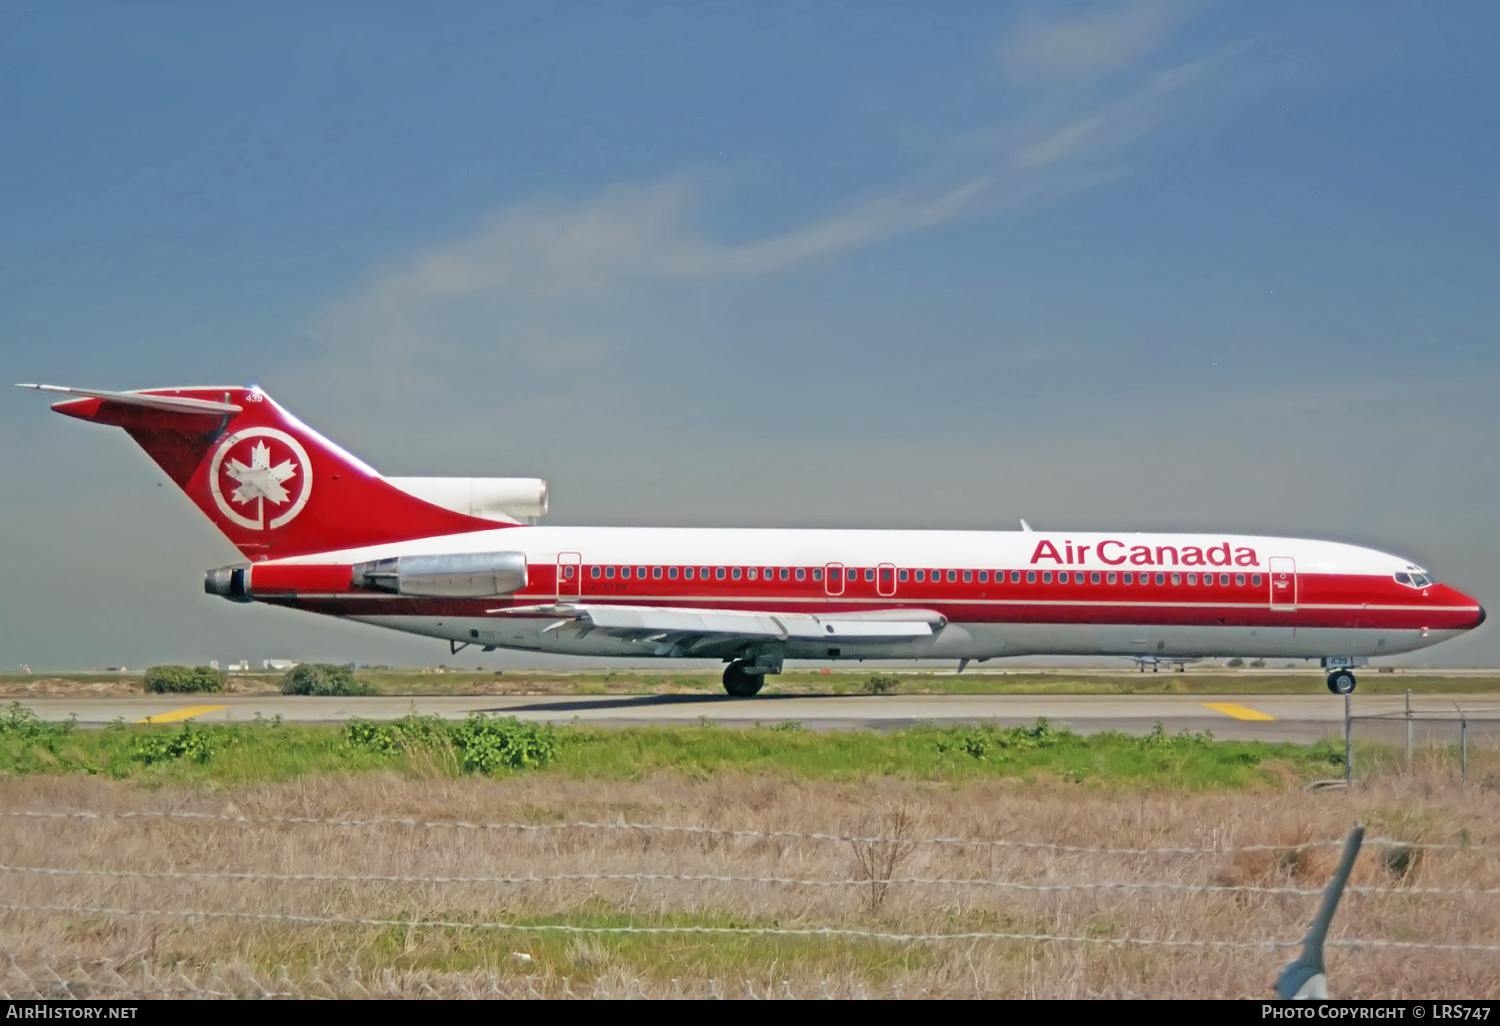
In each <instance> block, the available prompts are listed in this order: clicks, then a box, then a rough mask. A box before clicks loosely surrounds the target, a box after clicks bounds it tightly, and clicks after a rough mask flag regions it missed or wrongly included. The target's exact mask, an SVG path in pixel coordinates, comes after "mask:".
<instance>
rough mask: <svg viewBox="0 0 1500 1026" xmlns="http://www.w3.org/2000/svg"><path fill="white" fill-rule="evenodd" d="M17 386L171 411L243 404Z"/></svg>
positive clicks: (224, 409) (222, 409) (210, 410)
mask: <svg viewBox="0 0 1500 1026" xmlns="http://www.w3.org/2000/svg"><path fill="white" fill-rule="evenodd" d="M16 387H17V388H34V389H36V390H37V391H38V392H57V393H59V394H61V395H68V396H72V397H73V398H75V399H107V400H109V401H110V402H112V403H123V404H124V405H126V406H146V407H150V408H151V409H153V410H170V411H172V412H173V413H207V414H214V415H217V414H224V413H239V412H240V411H241V410H243V409H244V407H243V406H236V405H235V404H234V403H221V402H217V401H215V400H213V399H189V398H187V397H186V396H176V395H150V394H148V393H144V392H106V391H104V390H103V389H99V388H67V387H65V386H63V385H17V386H16Z"/></svg>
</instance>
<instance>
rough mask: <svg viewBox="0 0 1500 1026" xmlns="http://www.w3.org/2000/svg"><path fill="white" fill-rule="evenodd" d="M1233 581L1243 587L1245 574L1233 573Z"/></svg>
mask: <svg viewBox="0 0 1500 1026" xmlns="http://www.w3.org/2000/svg"><path fill="white" fill-rule="evenodd" d="M1234 583H1235V584H1236V585H1237V586H1238V587H1241V588H1243V587H1244V586H1245V575H1244V574H1235V575H1234Z"/></svg>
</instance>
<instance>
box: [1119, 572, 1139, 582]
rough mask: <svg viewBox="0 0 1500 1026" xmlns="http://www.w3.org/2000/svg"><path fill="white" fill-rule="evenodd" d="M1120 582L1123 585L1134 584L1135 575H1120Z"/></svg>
mask: <svg viewBox="0 0 1500 1026" xmlns="http://www.w3.org/2000/svg"><path fill="white" fill-rule="evenodd" d="M1120 580H1121V581H1122V582H1123V583H1125V584H1134V583H1135V575H1134V574H1121V575H1120Z"/></svg>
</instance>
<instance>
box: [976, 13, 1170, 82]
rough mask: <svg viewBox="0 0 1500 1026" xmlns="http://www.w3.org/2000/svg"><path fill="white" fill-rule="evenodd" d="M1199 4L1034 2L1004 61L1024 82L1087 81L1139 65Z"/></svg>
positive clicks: (1010, 37)
mask: <svg viewBox="0 0 1500 1026" xmlns="http://www.w3.org/2000/svg"><path fill="white" fill-rule="evenodd" d="M1196 6H1198V5H1196V4H1193V3H1190V2H1188V0H1123V2H1119V0H1117V2H1113V3H1107V4H1101V5H1098V6H1095V7H1091V8H1087V9H1085V10H1082V11H1080V12H1078V13H1075V14H1069V15H1062V16H1059V15H1057V14H1056V13H1055V7H1053V6H1051V5H1034V6H1032V7H1031V8H1029V9H1028V10H1027V11H1026V12H1025V13H1024V14H1022V15H1021V17H1019V18H1017V19H1016V21H1015V23H1014V24H1013V25H1012V26H1011V28H1010V31H1008V32H1007V33H1006V34H1005V36H1004V37H1003V39H1002V40H1001V42H1000V46H999V59H1000V67H1001V70H1003V71H1004V72H1005V73H1006V74H1008V75H1009V76H1011V77H1012V78H1014V79H1017V80H1019V81H1023V82H1030V83H1035V84H1040V85H1051V86H1056V85H1072V86H1076V85H1082V84H1087V83H1090V82H1093V81H1094V80H1096V79H1098V78H1100V77H1102V76H1105V75H1108V74H1111V73H1113V72H1117V71H1122V70H1127V69H1130V68H1133V67H1135V66H1136V65H1138V64H1139V63H1140V62H1141V61H1142V60H1143V59H1145V58H1146V57H1149V56H1150V55H1151V54H1152V53H1154V52H1155V51H1157V50H1158V49H1160V48H1161V47H1162V45H1163V44H1165V43H1166V42H1167V41H1168V40H1169V39H1170V38H1171V37H1172V35H1173V33H1175V32H1176V31H1177V29H1178V28H1179V27H1180V26H1181V25H1182V23H1183V22H1184V21H1186V20H1187V18H1188V17H1189V15H1190V14H1191V13H1192V11H1193V8H1194V7H1196Z"/></svg>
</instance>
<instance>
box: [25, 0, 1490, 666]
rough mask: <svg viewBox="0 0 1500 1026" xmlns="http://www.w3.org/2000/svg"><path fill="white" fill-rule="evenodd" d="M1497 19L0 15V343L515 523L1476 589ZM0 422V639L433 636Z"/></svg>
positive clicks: (90, 457)
mask: <svg viewBox="0 0 1500 1026" xmlns="http://www.w3.org/2000/svg"><path fill="white" fill-rule="evenodd" d="M1497 20H1500V14H1497V13H1496V12H1495V10H1494V8H1493V5H1484V4H1479V3H1470V4H1463V3H1450V4H1443V5H1423V6H1417V5H1396V4H1388V5H1378V4H1375V5H1372V4H1367V3H1360V4H1355V3H1346V4H1338V3H1332V4H1318V5H1309V4H1295V3H1267V2H1263V3H1255V4H1250V3H1239V4H1236V3H1227V2H1221V3H1190V2H1184V3H1177V2H1159V3H1158V2H1150V3H1133V4H1046V5H1042V4H1021V5H1002V4H993V3H985V4H978V3H975V4H963V3H947V4H943V5H933V4H907V5H884V6H877V5H843V4H831V3H830V4H824V5H809V4H805V3H800V4H779V5H778V4H774V3H769V2H757V3H753V4H752V3H744V4H735V3H716V4H646V3H634V4H572V5H564V4H529V5H528V4H520V3H512V4H507V5H487V4H428V5H384V6H383V5H375V4H348V5H334V4H324V5H292V4H284V5H277V4H268V3H257V4H228V3H226V4H215V5H206V4H184V3H162V4H150V5H147V4H79V3H50V4H45V5H43V4H37V5H33V6H30V7H23V6H21V5H13V6H10V7H6V8H3V9H0V75H3V79H0V361H3V363H4V365H5V368H6V370H7V372H8V373H9V374H10V379H11V380H14V381H32V380H43V381H57V382H61V383H70V384H83V385H94V386H98V387H107V388H108V387H143V386H147V385H153V384H177V383H194V382H219V381H238V382H249V381H255V382H259V383H260V384H262V385H263V386H265V387H266V388H267V389H268V390H269V391H271V392H272V394H274V395H275V396H277V397H278V398H279V399H281V400H282V401H283V402H284V403H286V404H288V405H290V406H291V407H292V408H294V409H295V410H297V412H298V413H299V414H300V415H301V416H303V417H304V419H307V420H308V421H310V422H311V423H313V424H314V425H316V426H318V427H319V428H320V429H322V430H323V431H325V432H326V433H327V434H329V435H330V436H332V437H334V438H336V439H338V440H339V441H341V442H342V443H344V444H345V445H347V446H348V447H350V448H351V449H353V450H354V451H356V452H358V453H359V454H360V455H362V456H363V457H365V458H367V459H368V460H370V461H371V462H372V463H374V464H375V465H376V466H377V467H380V468H381V469H383V470H385V471H387V472H390V473H460V474H477V475H482V474H507V473H517V474H523V473H524V474H538V475H541V476H545V477H547V478H549V479H550V480H551V481H552V482H553V493H554V510H555V514H554V516H553V517H552V518H551V520H552V522H556V523H639V524H651V523H697V524H750V525H785V526H808V525H811V526H833V525H844V526H911V527H948V526H963V527H997V528H1008V527H1010V526H1012V525H1013V524H1014V522H1015V519H1016V518H1017V517H1019V516H1026V517H1028V518H1029V519H1031V520H1032V522H1034V523H1036V522H1046V523H1049V524H1054V525H1057V526H1066V527H1079V528H1082V527H1091V526H1096V527H1110V528H1119V529H1137V528H1139V529H1151V528H1158V527H1159V528H1189V529H1196V528H1205V529H1214V528H1217V529H1234V530H1244V531H1251V532H1266V533H1273V532H1275V533H1291V534H1298V535H1311V536H1320V537H1333V538H1339V539H1347V540H1351V541H1355V542H1361V543H1366V544H1373V545H1377V546H1380V547H1383V548H1386V549H1389V550H1392V551H1396V552H1401V553H1403V554H1406V555H1409V556H1412V557H1414V558H1416V559H1418V560H1420V561H1421V562H1423V563H1425V564H1426V565H1428V566H1430V567H1431V568H1432V569H1433V570H1434V571H1435V572H1436V573H1437V574H1438V576H1439V577H1440V578H1442V579H1445V580H1450V581H1452V582H1453V583H1455V584H1457V585H1459V586H1461V587H1464V588H1466V589H1467V590H1469V591H1470V592H1472V593H1475V594H1477V595H1478V596H1479V597H1481V598H1482V599H1487V600H1488V601H1489V602H1490V603H1491V604H1492V605H1493V604H1495V603H1496V602H1500V543H1497V541H1496V540H1495V538H1494V536H1493V527H1494V524H1495V522H1496V513H1497V511H1500V485H1497V483H1496V482H1497V478H1496V474H1495V470H1496V466H1495V464H1496V459H1495V445H1496V442H1497V441H1500V415H1497V413H1496V410H1495V403H1494V397H1495V395H1496V386H1497V385H1500V373H1497V371H1500V365H1497V364H1500V359H1497V354H1500V347H1497V346H1496V343H1495V327H1494V326H1495V325H1496V324H1497V323H1500V319H1497V317H1496V314H1497V313H1500V310H1497V307H1500V289H1497V285H1500V282H1497V277H1500V274H1497V270H1500V267H1497V264H1500V257H1497V252H1500V251H1497V247H1496V246H1495V244H1494V241H1493V240H1494V239H1495V238H1496V237H1497V228H1500V202H1497V199H1500V197H1497V195H1496V193H1497V187H1496V182H1497V180H1500V179H1497V171H1500V166H1497V165H1500V159H1497V157H1500V148H1497V142H1500V138H1497V137H1500V119H1497V117H1496V114H1495V111H1496V110H1500V104H1497V102H1496V101H1497V99H1500V97H1497V76H1500V71H1497V70H1496V69H1497V67H1500V61H1497V60H1496V56H1497V54H1496V52H1495V51H1496V49H1497V44H1496V42H1495V40H1497V39H1500V32H1497V31H1496V30H1497V28H1500V26H1497V24H1496V22H1497ZM0 428H3V430H4V432H5V438H6V439H7V441H8V442H9V443H10V444H8V445H6V446H5V447H3V449H0V475H3V476H4V479H5V480H6V481H7V482H10V487H7V488H5V489H3V490H0V532H3V533H0V540H3V545H0V574H3V575H4V577H5V580H6V581H7V587H6V588H4V589H3V590H0V663H7V664H13V663H17V662H21V661H28V662H30V663H32V664H33V665H48V666H65V665H95V664H111V663H120V662H126V663H139V662H142V661H162V660H166V659H198V658H210V657H219V658H238V657H239V655H240V654H244V655H247V656H251V657H258V656H259V655H260V654H265V655H281V654H290V655H306V656H326V657H330V658H354V659H360V660H361V661H381V660H386V659H400V660H402V661H408V662H435V661H437V658H438V648H440V646H438V647H437V648H435V647H434V644H433V643H428V642H416V641H411V642H408V641H405V640H402V639H400V638H398V637H395V636H392V637H391V638H386V637H385V636H383V635H380V634H377V633H374V632H371V631H368V630H367V629H364V628H356V627H348V626H340V625H330V624H325V623H322V622H319V621H308V620H306V619H305V618H304V619H298V618H288V617H287V616H286V615H285V614H282V613H279V612H277V611H274V610H259V609H256V610H245V609H240V608H220V607H221V606H226V607H227V604H223V603H219V604H218V605H215V604H213V603H209V602H208V600H207V599H206V597H204V596H201V595H200V594H197V591H196V589H197V587H198V579H199V578H198V574H199V573H200V572H201V570H202V569H203V568H204V567H207V566H214V565H218V564H220V563H223V562H226V561H228V560H229V559H231V558H233V551H232V550H231V549H229V548H228V546H227V543H225V542H224V541H223V540H222V539H220V538H219V537H218V536H217V534H216V533H215V532H214V531H213V530H212V528H211V527H209V526H208V525H207V524H206V523H205V522H202V521H201V519H200V518H198V515H197V514H196V512H195V511H194V510H193V509H192V508H191V507H190V506H189V504H188V503H187V502H186V500H184V499H182V498H181V497H180V496H177V495H175V494H168V492H169V491H170V489H159V488H158V487H157V485H158V482H159V481H160V476H159V474H158V473H157V472H156V471H155V470H154V468H152V467H151V465H150V464H149V462H148V461H147V460H146V459H145V457H144V456H142V455H140V454H138V453H137V452H135V450H134V449H133V447H132V446H131V445H130V444H129V442H128V441H127V440H126V439H124V438H123V437H119V436H116V435H111V434H109V433H106V432H101V431H99V430H97V429H92V430H91V429H89V428H88V427H87V426H86V425H80V424H72V423H69V422H64V421H62V419H61V418H57V417H53V416H50V415H46V414H45V407H44V404H42V403H40V402H38V401H36V399H35V397H34V396H26V395H24V394H19V393H18V394H17V395H16V396H13V397H12V398H11V399H10V400H8V401H7V402H5V403H3V404H0ZM239 650H243V652H240V651H239ZM444 651H445V650H444ZM1420 658H1421V660H1422V661H1427V660H1432V661H1455V662H1460V663H1464V662H1481V661H1483V662H1492V661H1494V660H1497V659H1500V642H1495V641H1491V640H1489V638H1488V635H1487V634H1486V633H1484V632H1480V633H1479V634H1477V635H1476V636H1474V637H1472V638H1470V639H1466V640H1465V641H1463V642H1460V643H1455V644H1454V645H1451V646H1448V647H1447V648H1441V649H1437V650H1433V651H1431V652H1429V653H1427V654H1424V655H1423V656H1422V657H1420Z"/></svg>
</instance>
